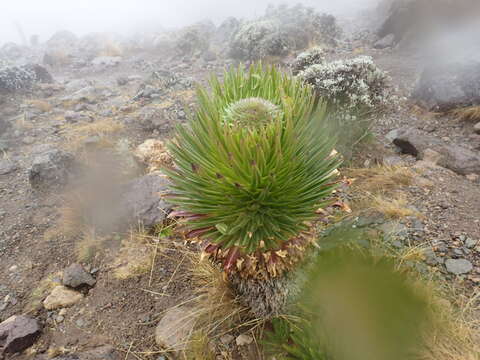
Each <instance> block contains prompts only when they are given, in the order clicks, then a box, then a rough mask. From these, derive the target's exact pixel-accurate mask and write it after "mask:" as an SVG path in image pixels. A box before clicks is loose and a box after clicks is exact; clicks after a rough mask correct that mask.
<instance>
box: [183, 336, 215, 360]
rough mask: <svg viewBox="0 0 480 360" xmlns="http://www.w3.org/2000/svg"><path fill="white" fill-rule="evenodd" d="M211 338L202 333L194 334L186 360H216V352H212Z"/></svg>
mask: <svg viewBox="0 0 480 360" xmlns="http://www.w3.org/2000/svg"><path fill="white" fill-rule="evenodd" d="M210 340H211V339H210V337H209V336H208V335H206V334H205V333H202V332H201V331H199V332H196V333H194V334H192V337H191V338H190V342H189V346H188V350H187V352H185V354H184V355H185V356H184V357H185V359H186V360H198V359H202V360H215V359H217V357H216V355H215V352H214V351H213V350H212V344H211V342H210Z"/></svg>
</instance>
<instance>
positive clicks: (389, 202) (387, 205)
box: [371, 193, 420, 219]
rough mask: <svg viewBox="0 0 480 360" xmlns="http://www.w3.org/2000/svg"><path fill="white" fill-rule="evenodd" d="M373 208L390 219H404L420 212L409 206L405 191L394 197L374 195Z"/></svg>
mask: <svg viewBox="0 0 480 360" xmlns="http://www.w3.org/2000/svg"><path fill="white" fill-rule="evenodd" d="M371 208H372V209H373V210H375V211H377V212H379V213H381V214H383V215H384V216H385V217H386V218H389V219H403V218H405V217H407V216H413V215H417V216H420V214H419V213H418V212H416V211H414V210H413V209H412V208H410V207H409V206H408V200H407V197H406V196H405V195H404V194H403V193H397V195H396V196H395V197H393V198H390V197H389V198H386V197H383V196H381V195H375V196H373V197H372V203H371Z"/></svg>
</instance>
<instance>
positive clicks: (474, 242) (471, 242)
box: [465, 238, 477, 249]
mask: <svg viewBox="0 0 480 360" xmlns="http://www.w3.org/2000/svg"><path fill="white" fill-rule="evenodd" d="M475 245H477V240H473V239H471V238H467V240H465V246H466V247H467V248H468V249H472V248H474V247H475Z"/></svg>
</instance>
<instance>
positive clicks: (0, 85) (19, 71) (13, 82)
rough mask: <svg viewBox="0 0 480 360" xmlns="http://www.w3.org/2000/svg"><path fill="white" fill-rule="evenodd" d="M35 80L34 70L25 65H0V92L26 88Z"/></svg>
mask: <svg viewBox="0 0 480 360" xmlns="http://www.w3.org/2000/svg"><path fill="white" fill-rule="evenodd" d="M36 80H37V76H36V74H35V72H34V71H33V70H32V69H31V68H29V67H27V66H3V67H0V92H13V91H16V90H20V89H27V88H29V87H31V86H32V85H33V83H34V82H35V81H36Z"/></svg>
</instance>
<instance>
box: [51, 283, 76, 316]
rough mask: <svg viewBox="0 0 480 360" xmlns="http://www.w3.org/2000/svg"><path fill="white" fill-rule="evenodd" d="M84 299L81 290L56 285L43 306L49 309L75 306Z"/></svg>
mask: <svg viewBox="0 0 480 360" xmlns="http://www.w3.org/2000/svg"><path fill="white" fill-rule="evenodd" d="M82 299H83V295H82V294H80V293H79V292H76V291H73V290H70V289H67V288H66V287H64V286H57V287H55V288H54V289H53V290H52V292H51V293H50V295H48V296H47V298H46V299H45V300H44V301H43V306H44V307H45V309H47V310H55V309H58V308H63V307H69V306H73V305H75V304H76V303H78V302H79V301H80V300H82Z"/></svg>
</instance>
